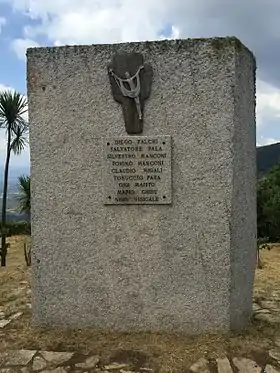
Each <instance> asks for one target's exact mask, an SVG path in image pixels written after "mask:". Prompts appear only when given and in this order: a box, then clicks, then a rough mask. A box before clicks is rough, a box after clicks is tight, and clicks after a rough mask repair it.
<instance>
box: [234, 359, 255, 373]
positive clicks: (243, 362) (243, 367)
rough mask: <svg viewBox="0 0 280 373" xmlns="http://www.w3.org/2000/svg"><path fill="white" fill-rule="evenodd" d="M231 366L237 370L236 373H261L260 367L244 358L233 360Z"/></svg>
mask: <svg viewBox="0 0 280 373" xmlns="http://www.w3.org/2000/svg"><path fill="white" fill-rule="evenodd" d="M232 361H233V364H234V365H235V366H236V368H238V369H239V372H238V373H262V369H261V367H259V366H258V364H257V363H256V362H255V361H253V360H250V359H245V358H236V357H235V358H233V359H232Z"/></svg>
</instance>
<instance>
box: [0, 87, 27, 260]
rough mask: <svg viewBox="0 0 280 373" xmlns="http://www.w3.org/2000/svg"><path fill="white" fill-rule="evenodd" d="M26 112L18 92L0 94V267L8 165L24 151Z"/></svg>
mask: <svg viewBox="0 0 280 373" xmlns="http://www.w3.org/2000/svg"><path fill="white" fill-rule="evenodd" d="M26 112H27V100H26V98H25V97H24V96H22V95H21V94H20V93H18V92H13V91H10V90H7V91H4V92H1V93H0V127H1V128H5V129H6V134H7V147H6V161H5V166H4V181H3V195H2V221H1V266H5V265H6V256H7V244H6V236H7V232H6V209H7V192H8V178H9V164H10V158H11V153H12V152H13V153H14V154H16V155H19V154H20V153H21V152H22V150H23V149H24V147H25V145H26V143H27V138H26V132H27V129H28V125H27V122H26V121H25V120H24V118H23V115H24V114H25V113H26Z"/></svg>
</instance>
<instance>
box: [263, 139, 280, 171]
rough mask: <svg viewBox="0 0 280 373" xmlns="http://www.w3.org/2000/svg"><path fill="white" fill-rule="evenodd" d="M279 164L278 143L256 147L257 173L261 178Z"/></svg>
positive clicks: (279, 144) (279, 148) (279, 152)
mask: <svg viewBox="0 0 280 373" xmlns="http://www.w3.org/2000/svg"><path fill="white" fill-rule="evenodd" d="M278 163H280V142H279V143H276V144H271V145H265V146H259V147H257V172H258V177H262V176H263V175H265V174H267V172H268V171H269V170H270V169H271V168H272V167H274V166H276V165H277V164H278Z"/></svg>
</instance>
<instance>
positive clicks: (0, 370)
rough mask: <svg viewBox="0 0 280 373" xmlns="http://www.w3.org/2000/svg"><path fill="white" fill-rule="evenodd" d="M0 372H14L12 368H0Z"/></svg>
mask: <svg viewBox="0 0 280 373" xmlns="http://www.w3.org/2000/svg"><path fill="white" fill-rule="evenodd" d="M0 373H15V369H14V368H0Z"/></svg>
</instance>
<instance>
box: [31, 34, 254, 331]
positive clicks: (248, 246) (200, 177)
mask: <svg viewBox="0 0 280 373" xmlns="http://www.w3.org/2000/svg"><path fill="white" fill-rule="evenodd" d="M119 51H128V52H130V51H136V52H141V53H143V55H144V59H145V61H146V62H149V63H151V64H152V66H153V71H154V76H153V85H152V92H151V96H150V98H149V100H147V102H146V106H145V123H144V132H143V135H144V136H149V135H171V136H172V142H173V149H172V152H173V159H172V180H173V181H172V183H173V187H172V188H173V197H172V199H173V204H172V205H165V206H160V205H155V206H154V205H153V206H141V205H130V206H104V205H103V203H102V188H103V186H102V177H101V174H102V152H101V150H102V140H101V137H103V136H126V133H125V127H124V121H123V114H122V110H121V107H120V105H119V104H118V103H116V102H115V101H114V99H113V97H112V95H111V88H110V83H109V79H108V75H107V70H106V65H107V63H108V62H109V61H111V59H112V56H113V54H114V53H115V52H119ZM27 60H28V66H27V68H28V98H29V117H30V146H31V178H32V234H33V240H34V249H33V265H32V268H33V309H34V322H35V324H38V325H50V326H55V325H61V326H66V327H80V328H83V327H87V326H92V327H95V328H100V329H104V330H113V329H115V330H119V331H142V330H153V331H172V332H175V331H178V332H184V333H198V332H206V331H217V330H221V331H226V330H229V329H235V330H240V329H242V328H243V327H245V326H246V324H247V322H248V319H249V317H250V315H251V303H252V285H253V277H254V265H255V252H256V188H255V187H256V154H255V153H256V148H255V59H254V57H253V55H252V54H251V52H249V51H248V50H247V49H246V48H245V47H244V46H243V45H242V44H241V43H240V42H239V41H238V40H237V39H235V38H215V39H197V40H195V39H194V40H193V39H191V40H177V41H159V42H144V43H129V44H118V45H91V46H69V47H54V48H34V49H29V50H28V53H27Z"/></svg>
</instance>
